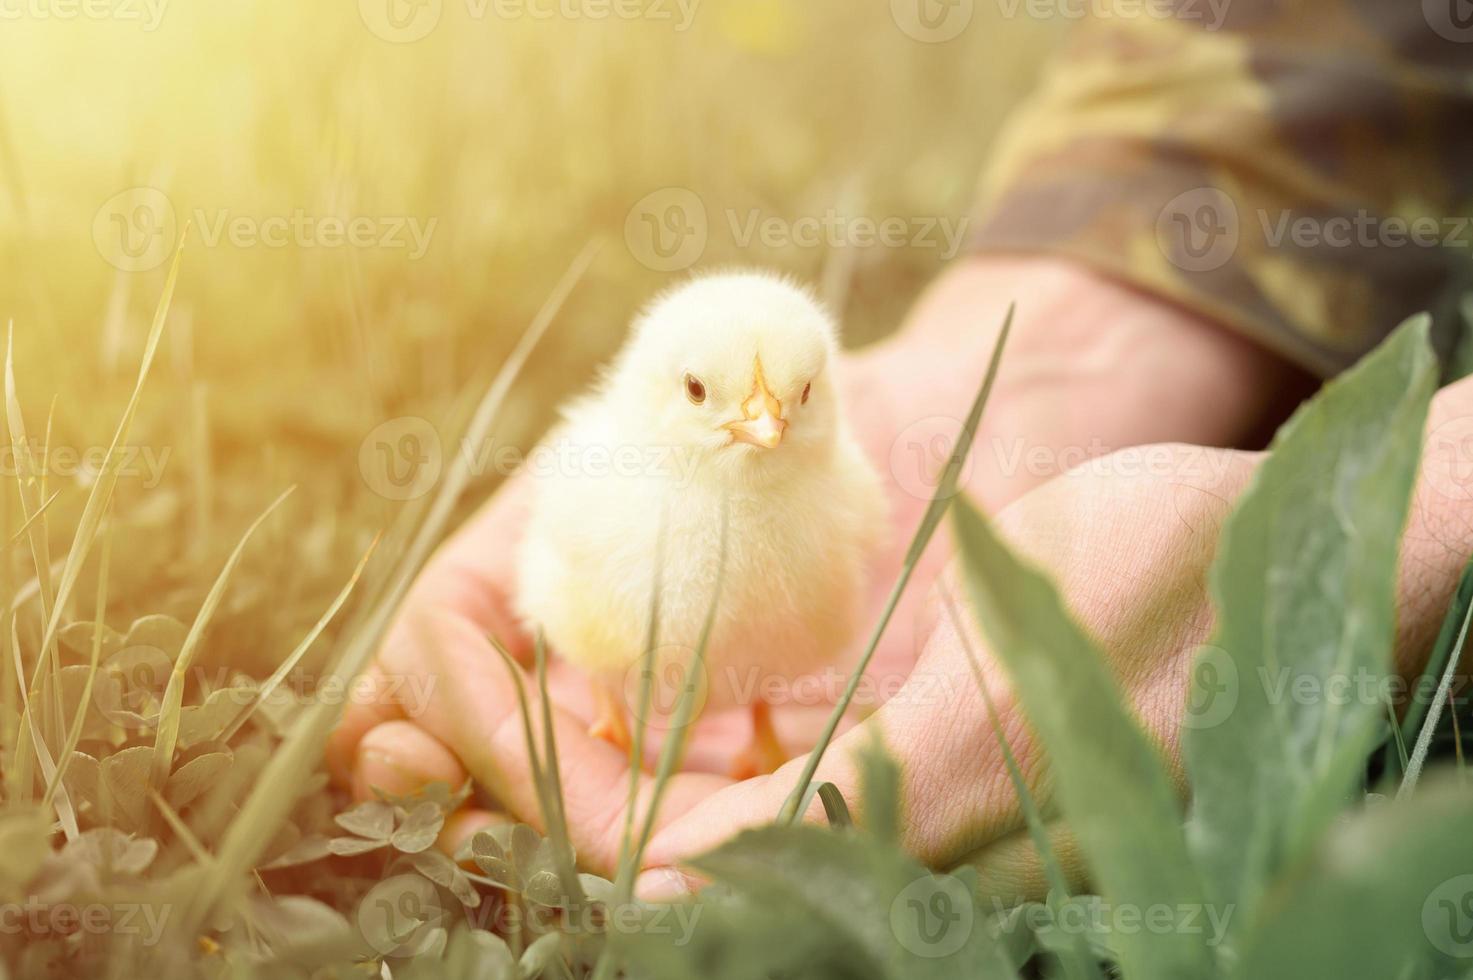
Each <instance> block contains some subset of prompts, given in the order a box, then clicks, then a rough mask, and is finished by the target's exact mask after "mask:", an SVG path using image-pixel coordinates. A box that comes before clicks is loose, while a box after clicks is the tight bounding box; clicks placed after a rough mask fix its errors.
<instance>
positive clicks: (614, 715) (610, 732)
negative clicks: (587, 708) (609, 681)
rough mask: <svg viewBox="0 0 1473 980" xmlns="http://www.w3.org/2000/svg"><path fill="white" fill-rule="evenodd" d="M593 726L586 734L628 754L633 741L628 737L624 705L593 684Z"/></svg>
mask: <svg viewBox="0 0 1473 980" xmlns="http://www.w3.org/2000/svg"><path fill="white" fill-rule="evenodd" d="M593 710H594V715H593V724H591V725H589V726H588V734H589V735H591V736H593V737H594V738H601V739H603V740H604V741H605V742H608V743H609V744H610V745H612V746H614V748H616V749H618V750H619V751H621V752H624V753H626V754H627V753H628V752H629V749H630V746H631V745H633V744H634V743H633V739H632V738H631V737H630V735H629V720H628V719H627V718H626V717H625V716H624V705H623V703H622V702H621V701H620V700H619V697H618V695H616V694H614V693H613V692H612V691H610V690H609V689H608V688H606V687H604V686H602V685H599V684H595V685H594V687H593Z"/></svg>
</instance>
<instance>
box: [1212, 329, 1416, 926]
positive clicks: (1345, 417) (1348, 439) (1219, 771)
mask: <svg viewBox="0 0 1473 980" xmlns="http://www.w3.org/2000/svg"><path fill="white" fill-rule="evenodd" d="M1427 331H1428V321H1427V318H1426V317H1414V318H1413V319H1412V320H1411V321H1408V323H1407V324H1405V325H1403V326H1402V327H1401V328H1400V329H1399V330H1398V331H1397V332H1396V333H1395V334H1393V335H1392V336H1391V338H1390V339H1388V340H1387V341H1386V342H1385V343H1384V344H1382V345H1381V346H1380V347H1379V348H1378V349H1377V350H1376V351H1375V352H1373V353H1372V354H1370V355H1368V356H1367V357H1366V358H1365V359H1364V360H1363V361H1362V362H1361V363H1360V364H1359V365H1358V366H1356V367H1355V368H1353V369H1352V370H1351V371H1349V372H1347V373H1346V374H1344V375H1341V376H1340V377H1339V378H1337V379H1335V380H1334V381H1331V382H1330V383H1328V384H1327V385H1326V386H1325V387H1324V389H1323V390H1322V391H1321V392H1320V393H1319V395H1317V396H1316V397H1315V398H1314V399H1313V400H1312V401H1311V402H1309V403H1308V404H1306V405H1305V406H1304V407H1302V408H1301V409H1300V410H1299V411H1298V412H1296V413H1295V415H1294V417H1293V418H1292V419H1290V421H1289V422H1288V423H1286V424H1285V425H1284V426H1283V428H1282V429H1280V431H1279V433H1278V435H1277V436H1276V437H1275V438H1274V441H1273V445H1272V447H1271V452H1270V453H1269V455H1268V457H1267V458H1266V459H1265V460H1264V461H1263V463H1262V464H1261V465H1260V466H1259V468H1258V471H1257V473H1256V474H1255V476H1254V479H1253V482H1252V484H1251V485H1250V487H1249V488H1248V490H1247V491H1245V492H1244V494H1243V495H1242V497H1241V498H1240V500H1239V502H1238V505H1237V507H1236V509H1235V510H1234V512H1233V513H1232V515H1230V516H1229V518H1228V520H1227V522H1226V524H1225V525H1224V528H1223V532H1222V537H1221V541H1220V544H1219V548H1218V553H1217V556H1216V559H1215V560H1214V562H1213V565H1212V569H1211V572H1210V575H1209V587H1210V592H1211V595H1212V600H1213V605H1214V607H1215V610H1216V628H1215V630H1214V633H1213V638H1212V640H1211V643H1212V647H1213V648H1214V650H1213V654H1212V655H1213V656H1214V657H1217V658H1218V662H1217V663H1215V664H1214V665H1213V666H1214V667H1215V669H1216V671H1217V674H1219V675H1222V677H1223V678H1225V680H1223V681H1222V683H1220V684H1218V685H1217V689H1216V690H1214V691H1210V692H1209V691H1206V690H1205V689H1201V690H1197V691H1194V693H1193V696H1194V698H1196V696H1197V694H1200V693H1207V694H1210V695H1212V696H1213V697H1227V698H1229V700H1228V701H1226V702H1223V705H1225V706H1226V707H1227V708H1228V710H1227V712H1226V713H1225V715H1223V717H1222V719H1221V721H1220V722H1217V723H1216V724H1213V725H1207V724H1204V723H1202V722H1201V720H1200V719H1199V723H1198V724H1196V725H1194V726H1192V727H1191V728H1189V729H1188V730H1187V731H1185V732H1184V734H1183V755H1184V758H1185V761H1186V765H1187V770H1188V772H1189V774H1190V776H1191V783H1192V790H1193V809H1192V819H1191V823H1190V825H1189V832H1188V833H1189V839H1190V841H1191V843H1192V846H1193V851H1194V853H1195V854H1196V856H1197V859H1198V861H1199V862H1200V864H1201V867H1202V869H1203V874H1204V877H1205V879H1206V881H1207V885H1208V888H1209V894H1210V895H1211V897H1212V899H1213V900H1214V902H1215V904H1217V905H1218V906H1223V907H1225V906H1227V905H1233V906H1236V907H1237V909H1238V913H1237V915H1236V916H1235V917H1234V928H1240V927H1243V926H1246V925H1247V924H1248V923H1251V922H1253V921H1254V919H1255V915H1256V910H1257V907H1258V900H1259V897H1260V894H1261V892H1262V890H1263V889H1264V888H1265V887H1266V886H1267V883H1268V882H1269V881H1270V880H1272V879H1273V877H1274V876H1275V874H1276V873H1277V871H1278V870H1279V869H1280V868H1281V867H1283V866H1285V865H1286V864H1289V863H1292V861H1293V860H1294V859H1295V857H1296V856H1297V855H1298V854H1300V853H1301V852H1302V851H1303V850H1304V849H1305V848H1307V847H1309V846H1311V845H1312V844H1313V843H1314V842H1315V841H1316V840H1317V839H1318V838H1319V836H1320V835H1321V833H1323V831H1324V830H1325V829H1326V827H1327V826H1328V824H1329V823H1330V822H1331V821H1332V820H1333V819H1334V818H1335V816H1336V815H1337V814H1338V813H1340V812H1341V811H1342V810H1343V809H1344V807H1345V806H1346V805H1347V804H1348V803H1349V802H1351V801H1352V800H1353V799H1354V798H1355V797H1357V796H1358V795H1359V793H1360V792H1361V791H1362V783H1363V780H1364V773H1365V759H1366V756H1367V754H1368V753H1369V752H1370V751H1371V749H1372V745H1373V742H1374V739H1375V737H1376V734H1377V732H1378V731H1379V728H1380V718H1381V704H1380V701H1379V700H1376V699H1373V698H1367V697H1361V696H1358V695H1354V694H1353V695H1351V696H1349V697H1344V696H1332V695H1333V694H1334V691H1335V690H1336V688H1335V685H1336V684H1337V683H1343V681H1341V680H1339V679H1348V681H1349V682H1351V683H1352V685H1355V684H1356V678H1358V677H1368V678H1370V679H1371V680H1373V681H1376V682H1379V681H1381V680H1382V679H1384V678H1385V677H1386V676H1387V674H1388V671H1389V670H1390V668H1391V653H1392V646H1393V643H1394V640H1395V631H1396V597H1397V596H1396V578H1397V555H1398V551H1399V547H1400V542H1401V536H1402V531H1403V528H1404V526H1405V524H1406V515H1407V511H1408V506H1409V502H1410V500H1411V494H1412V487H1413V485H1414V483H1415V480H1416V476H1417V471H1418V466H1419V462H1420V456H1421V452H1420V447H1421V441H1422V430H1423V427H1424V426H1425V424H1426V417H1427V407H1428V403H1429V402H1430V400H1431V397H1432V393H1433V390H1434V388H1435V387H1436V383H1437V368H1436V363H1435V361H1434V359H1433V355H1432V352H1431V349H1430V347H1429V346H1428V343H1427ZM1219 654H1220V655H1221V656H1218V655H1219ZM1202 662H1205V661H1199V663H1202ZM1204 675H1205V672H1204V671H1202V670H1195V671H1193V678H1194V680H1202V679H1205V676H1204ZM1301 689H1303V690H1308V691H1310V692H1311V693H1313V692H1316V691H1317V692H1320V696H1318V697H1307V698H1306V697H1303V696H1290V694H1291V693H1292V692H1296V691H1299V690H1301ZM1351 689H1352V690H1355V689H1356V686H1352V688H1351ZM1378 689H1379V688H1378ZM1194 703H1196V702H1195V701H1194ZM1223 705H1214V708H1213V713H1214V715H1215V714H1216V713H1217V709H1218V708H1219V707H1221V706H1223ZM1203 717H1204V718H1205V717H1206V716H1205V715H1204V716H1203Z"/></svg>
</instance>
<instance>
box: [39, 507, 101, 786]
mask: <svg viewBox="0 0 1473 980" xmlns="http://www.w3.org/2000/svg"><path fill="white" fill-rule="evenodd" d="M112 553H113V532H112V529H111V528H109V529H108V530H106V531H105V532H103V536H102V556H101V558H102V560H101V562H100V565H99V569H98V572H97V604H96V606H95V607H94V609H95V612H94V613H93V616H92V621H93V622H94V623H98V624H101V623H103V622H105V621H106V619H107V588H108V579H109V576H110V573H111V571H112ZM102 636H103V631H102V630H101V629H95V630H93V631H92V652H91V654H90V656H89V657H88V660H87V680H86V681H85V682H84V683H83V685H82V696H81V697H80V698H79V699H78V700H77V716H76V717H75V718H73V719H72V725H71V730H70V731H68V732H67V737H66V742H65V744H63V745H62V748H61V755H60V756H59V757H58V758H57V760H56V772H55V774H54V775H52V777H51V779H50V780H49V782H48V783H47V786H46V795H45V796H43V797H42V799H41V807H42V809H45V808H47V807H49V806H51V802H52V800H53V799H57V798H58V797H57V791H58V790H60V789H61V788H62V780H63V779H64V778H65V777H66V771H67V767H68V766H69V765H70V764H71V761H72V757H73V756H74V755H75V754H76V751H77V743H78V742H80V741H81V740H82V727H83V725H85V724H86V721H87V711H88V709H89V708H91V706H92V689H93V686H94V685H95V684H96V682H97V668H98V665H99V664H100V663H101V661H102Z"/></svg>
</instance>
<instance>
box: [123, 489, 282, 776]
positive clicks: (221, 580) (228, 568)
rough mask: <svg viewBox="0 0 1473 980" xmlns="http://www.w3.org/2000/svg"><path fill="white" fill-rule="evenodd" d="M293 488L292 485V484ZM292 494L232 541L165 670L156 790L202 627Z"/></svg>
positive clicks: (166, 769)
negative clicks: (166, 679) (250, 547)
mask: <svg viewBox="0 0 1473 980" xmlns="http://www.w3.org/2000/svg"><path fill="white" fill-rule="evenodd" d="M293 489H295V488H293ZM291 495H292V490H287V491H286V492H285V493H283V494H282V495H281V496H280V497H277V498H276V499H275V500H274V501H272V503H271V506H269V507H267V508H266V510H265V511H264V512H262V514H261V516H260V517H257V518H256V520H255V523H253V524H252V525H251V526H250V527H248V528H246V532H245V534H244V535H242V536H241V539H240V541H239V542H238V543H237V544H236V546H235V550H234V551H233V552H231V554H230V558H229V559H228V560H227V561H226V562H225V567H224V568H222V569H221V570H220V574H219V576H218V577H217V578H216V579H215V584H214V585H213V586H211V588H210V591H209V594H208V595H206V596H205V601H204V604H203V605H201V606H200V610H199V614H198V615H197V616H195V618H194V625H193V626H191V627H190V629H189V634H188V635H187V636H186V637H185V639H184V646H183V647H181V648H180V650H179V655H178V656H177V657H176V658H175V659H174V669H173V670H172V671H170V672H169V683H168V685H167V686H166V687H165V688H164V697H163V701H162V702H161V703H160V705H159V728H158V731H157V732H156V733H155V735H154V742H153V771H152V775H151V777H150V779H149V785H150V786H152V787H153V788H154V790H155V791H156V792H158V793H163V791H164V788H165V787H166V786H167V785H168V782H169V773H170V772H171V771H172V770H173V767H174V749H175V747H176V746H177V745H178V743H179V716H180V711H181V710H182V709H183V707H184V684H185V681H186V678H187V675H188V672H189V668H190V666H191V665H192V664H193V662H194V655H195V653H196V652H197V651H198V650H199V647H200V644H201V643H202V642H203V641H204V637H205V631H206V630H207V629H208V628H209V626H210V622H211V621H212V620H213V619H214V618H215V612H216V610H218V609H219V608H220V603H221V601H222V600H224V598H225V590H226V587H227V586H228V585H229V584H230V577H231V575H232V574H234V572H235V569H236V567H237V566H238V565H239V564H240V560H241V558H242V557H244V555H245V549H246V545H247V544H249V543H250V540H251V538H252V537H253V536H255V533H256V531H257V530H259V529H260V527H261V525H262V524H265V523H266V519H267V518H269V517H270V516H271V515H272V514H274V513H275V512H276V508H278V507H280V506H281V505H282V503H283V502H285V501H286V498H287V497H290V496H291Z"/></svg>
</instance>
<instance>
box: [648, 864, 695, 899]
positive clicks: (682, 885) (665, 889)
mask: <svg viewBox="0 0 1473 980" xmlns="http://www.w3.org/2000/svg"><path fill="white" fill-rule="evenodd" d="M634 894H635V895H637V896H639V898H640V899H641V900H643V901H646V902H678V901H680V900H681V899H683V898H689V897H690V896H692V895H694V894H695V891H694V889H692V888H691V880H690V879H689V878H688V877H686V876H685V875H683V874H681V873H680V872H679V871H676V870H675V869H674V868H651V869H650V870H649V871H646V872H644V873H643V874H642V875H640V876H639V877H638V878H636V879H635V880H634Z"/></svg>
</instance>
